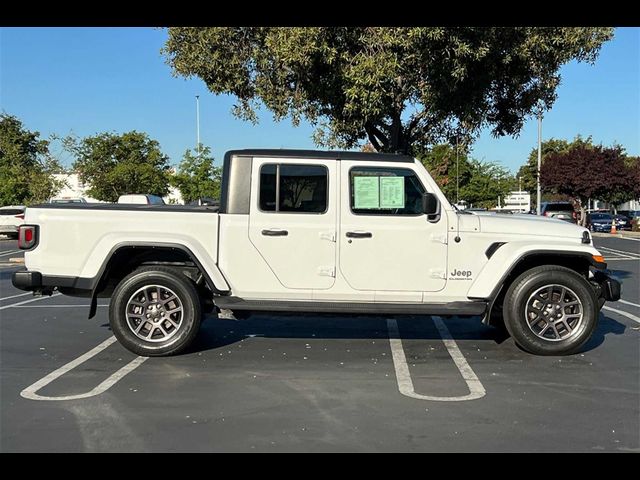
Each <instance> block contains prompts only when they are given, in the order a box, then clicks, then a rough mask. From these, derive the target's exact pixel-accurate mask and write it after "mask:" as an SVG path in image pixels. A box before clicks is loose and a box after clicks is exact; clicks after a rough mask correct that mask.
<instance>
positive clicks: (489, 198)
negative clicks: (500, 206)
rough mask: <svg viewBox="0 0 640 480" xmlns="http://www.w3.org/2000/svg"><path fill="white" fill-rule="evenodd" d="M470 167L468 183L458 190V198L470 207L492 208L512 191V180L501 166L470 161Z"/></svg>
mask: <svg viewBox="0 0 640 480" xmlns="http://www.w3.org/2000/svg"><path fill="white" fill-rule="evenodd" d="M470 167H471V168H470V170H471V174H470V176H469V181H468V182H467V183H466V184H465V185H464V186H462V187H461V188H460V198H461V199H464V200H466V201H467V202H468V203H469V204H470V205H473V206H474V207H483V208H492V207H494V206H495V205H496V204H497V203H498V197H500V198H504V197H505V195H508V194H509V192H510V191H511V190H512V189H513V186H514V185H513V183H514V179H513V177H512V176H511V174H510V173H509V171H508V170H507V169H506V168H505V167H503V166H502V165H498V164H496V163H494V162H483V161H479V160H471V162H470Z"/></svg>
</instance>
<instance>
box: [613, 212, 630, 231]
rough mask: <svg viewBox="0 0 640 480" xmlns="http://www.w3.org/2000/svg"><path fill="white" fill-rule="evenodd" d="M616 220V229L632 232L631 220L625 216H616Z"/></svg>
mask: <svg viewBox="0 0 640 480" xmlns="http://www.w3.org/2000/svg"><path fill="white" fill-rule="evenodd" d="M613 218H615V219H616V228H617V229H618V230H631V219H630V218H629V217H627V216H625V215H620V214H617V215H614V216H613Z"/></svg>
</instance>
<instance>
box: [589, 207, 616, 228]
mask: <svg viewBox="0 0 640 480" xmlns="http://www.w3.org/2000/svg"><path fill="white" fill-rule="evenodd" d="M612 223H613V215H611V214H610V213H599V212H596V213H589V214H588V215H587V224H586V225H585V226H586V227H587V228H588V229H589V230H591V231H592V232H610V231H611V224H612ZM616 228H617V225H616Z"/></svg>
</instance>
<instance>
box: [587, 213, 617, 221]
mask: <svg viewBox="0 0 640 480" xmlns="http://www.w3.org/2000/svg"><path fill="white" fill-rule="evenodd" d="M611 219H613V217H612V216H611V215H609V214H608V213H593V214H591V220H611Z"/></svg>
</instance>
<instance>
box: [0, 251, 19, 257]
mask: <svg viewBox="0 0 640 480" xmlns="http://www.w3.org/2000/svg"><path fill="white" fill-rule="evenodd" d="M14 253H20V250H9V251H8V252H4V253H0V257H5V256H7V255H13V254H14Z"/></svg>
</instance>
